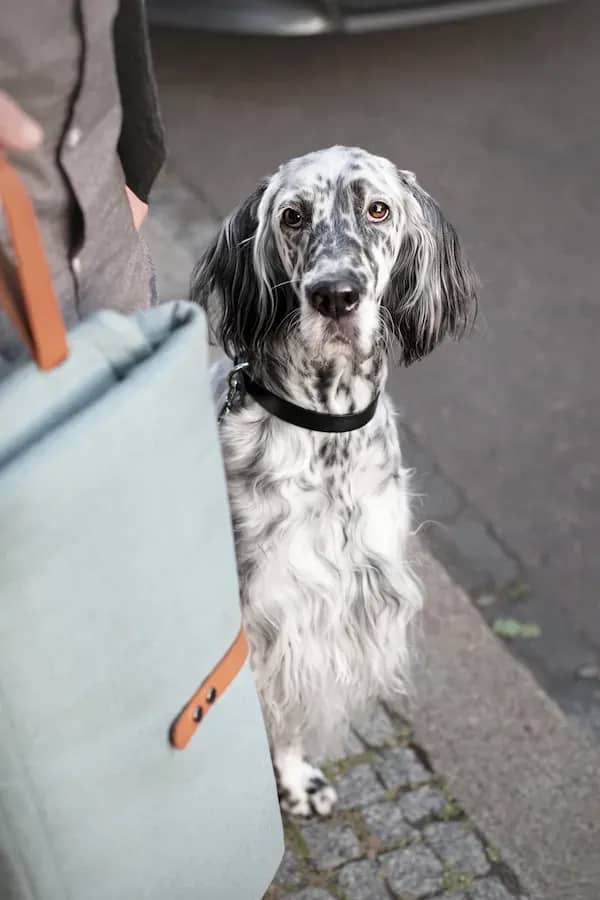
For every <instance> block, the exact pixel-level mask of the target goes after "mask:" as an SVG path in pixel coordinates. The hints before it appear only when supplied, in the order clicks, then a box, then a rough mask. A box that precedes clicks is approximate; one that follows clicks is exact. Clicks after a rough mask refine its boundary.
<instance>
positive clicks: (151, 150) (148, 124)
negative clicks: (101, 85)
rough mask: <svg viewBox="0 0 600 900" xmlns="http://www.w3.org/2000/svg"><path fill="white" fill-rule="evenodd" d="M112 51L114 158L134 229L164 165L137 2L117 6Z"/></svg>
mask: <svg viewBox="0 0 600 900" xmlns="http://www.w3.org/2000/svg"><path fill="white" fill-rule="evenodd" d="M114 47H115V63H116V67H117V77H118V81H119V91H120V95H121V106H122V109H123V123H122V126H121V135H120V138H119V144H118V152H119V157H120V159H121V164H122V166H123V171H124V173H125V182H126V184H127V188H128V197H129V202H130V205H131V207H132V213H133V217H134V221H135V222H136V226H137V227H139V225H140V224H141V221H143V217H144V216H145V213H146V210H147V205H146V204H147V202H148V195H149V193H150V189H151V187H152V184H153V182H154V180H155V178H156V176H157V175H158V173H159V171H160V169H161V167H162V165H163V163H164V161H165V140H164V132H163V127H162V122H161V118H160V112H159V108H158V93H157V89H156V82H155V80H154V72H153V69H152V59H151V55H150V46H149V41H148V27H147V23H146V14H145V8H144V3H143V0H121V3H120V6H119V11H118V13H117V16H116V18H115V23H114ZM138 223H139V224H138Z"/></svg>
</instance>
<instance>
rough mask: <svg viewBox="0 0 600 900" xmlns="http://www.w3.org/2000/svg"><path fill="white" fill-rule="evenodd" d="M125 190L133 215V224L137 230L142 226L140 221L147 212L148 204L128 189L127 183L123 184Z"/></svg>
mask: <svg viewBox="0 0 600 900" xmlns="http://www.w3.org/2000/svg"><path fill="white" fill-rule="evenodd" d="M125 190H126V192H127V199H128V200H129V206H130V207H131V215H132V216H133V224H134V225H135V227H136V229H137V230H138V231H139V230H140V228H141V227H142V223H143V221H144V219H145V218H146V215H147V214H148V204H147V203H144V201H143V200H140V198H139V197H138V196H137V194H134V193H133V191H132V190H130V189H129V188H128V187H127V185H125Z"/></svg>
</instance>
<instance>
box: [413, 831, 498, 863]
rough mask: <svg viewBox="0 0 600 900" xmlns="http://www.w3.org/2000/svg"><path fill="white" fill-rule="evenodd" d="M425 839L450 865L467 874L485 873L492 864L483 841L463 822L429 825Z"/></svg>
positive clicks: (425, 832)
mask: <svg viewBox="0 0 600 900" xmlns="http://www.w3.org/2000/svg"><path fill="white" fill-rule="evenodd" d="M424 835H425V840H426V841H427V843H428V844H429V846H430V847H431V848H432V850H434V851H435V853H437V855H438V856H439V857H440V858H441V859H442V860H443V861H444V862H445V863H446V865H448V866H453V867H454V868H456V869H458V870H459V871H460V872H463V873H465V874H467V875H485V873H486V872H488V871H489V868H490V864H489V862H488V860H487V857H486V855H485V852H484V849H483V847H482V846H481V842H480V841H479V839H478V838H476V837H475V835H474V834H473V832H472V831H469V829H468V828H466V827H465V826H464V825H463V824H462V823H461V822H438V823H435V824H433V825H428V826H427V828H426V829H425V831H424Z"/></svg>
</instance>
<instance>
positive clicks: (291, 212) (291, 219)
mask: <svg viewBox="0 0 600 900" xmlns="http://www.w3.org/2000/svg"><path fill="white" fill-rule="evenodd" d="M281 221H282V222H283V224H284V225H287V227H288V228H300V226H301V225H302V222H303V221H304V219H303V218H302V213H300V212H298V210H297V209H294V208H293V207H292V206H288V207H286V209H284V211H283V212H282V214H281Z"/></svg>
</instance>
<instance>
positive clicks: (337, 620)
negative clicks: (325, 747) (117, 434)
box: [221, 396, 419, 744]
mask: <svg viewBox="0 0 600 900" xmlns="http://www.w3.org/2000/svg"><path fill="white" fill-rule="evenodd" d="M221 435H222V441H223V448H224V456H225V464H226V469H227V476H228V487H229V494H230V501H231V509H232V517H233V523H234V530H235V537H236V551H237V557H238V566H239V572H240V588H241V595H242V606H243V616H244V622H245V626H246V629H247V633H248V637H249V641H250V645H251V649H252V664H253V668H254V671H255V675H256V678H257V682H258V687H259V693H260V695H261V699H262V702H263V707H264V711H265V715H266V717H267V719H268V722H269V727H270V732H271V735H272V737H274V738H275V740H276V739H277V734H278V731H279V730H280V729H281V730H282V731H283V730H284V731H285V736H286V739H289V738H290V737H291V735H290V724H291V725H292V730H294V729H295V730H297V731H298V733H299V734H300V733H302V734H303V737H304V738H306V736H307V733H308V735H309V737H312V739H313V742H314V741H315V739H316V740H317V742H318V743H320V744H327V743H330V740H329V738H330V735H331V733H332V732H334V731H337V730H338V729H339V723H341V722H342V721H345V720H347V719H348V718H349V715H350V714H351V712H352V710H353V709H354V708H356V707H360V706H363V705H364V704H366V703H367V702H368V701H369V700H370V699H371V698H372V697H374V696H377V695H380V694H381V693H387V692H389V691H390V690H392V691H393V690H395V689H401V688H402V685H401V683H400V673H403V672H405V671H406V659H405V658H404V651H405V647H406V636H405V630H406V623H407V620H408V619H409V618H410V617H411V616H412V614H413V613H414V610H415V608H416V606H417V605H418V603H419V595H418V590H417V588H416V585H415V582H414V580H413V578H412V576H411V574H410V571H409V568H408V565H407V560H406V551H405V544H406V538H407V536H408V532H409V510H408V492H407V473H406V472H405V471H404V470H403V468H402V465H401V457H400V449H399V446H398V441H397V435H396V430H395V426H394V423H393V418H392V414H391V408H390V405H389V401H388V400H387V398H386V397H385V396H384V397H382V398H381V400H380V403H379V407H378V410H377V413H376V415H375V417H374V419H373V420H372V422H370V423H369V424H368V425H367V426H365V427H364V428H361V429H359V430H357V431H354V432H350V433H346V434H319V433H316V432H312V431H305V430H303V429H301V428H297V427H295V426H292V425H289V424H286V423H283V422H280V421H279V420H276V419H274V418H272V417H271V416H269V415H268V414H266V413H265V412H264V411H263V410H262V409H261V408H260V407H259V406H257V404H255V403H253V402H251V403H250V404H249V405H248V406H247V408H245V409H244V410H242V411H241V412H238V413H236V414H234V415H231V416H229V417H228V418H227V419H226V420H225V422H224V424H223V426H222V429H221Z"/></svg>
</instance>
